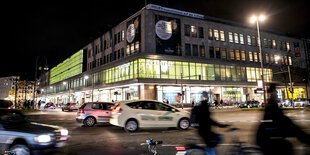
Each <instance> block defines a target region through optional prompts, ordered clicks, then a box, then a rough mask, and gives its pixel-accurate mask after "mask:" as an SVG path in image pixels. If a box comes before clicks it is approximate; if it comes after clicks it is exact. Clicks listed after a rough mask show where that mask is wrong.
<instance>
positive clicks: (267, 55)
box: [265, 53, 269, 63]
mask: <svg viewBox="0 0 310 155" xmlns="http://www.w3.org/2000/svg"><path fill="white" fill-rule="evenodd" d="M265 59H266V63H269V54H268V53H265Z"/></svg>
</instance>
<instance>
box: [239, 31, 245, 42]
mask: <svg viewBox="0 0 310 155" xmlns="http://www.w3.org/2000/svg"><path fill="white" fill-rule="evenodd" d="M239 37H240V44H244V38H243V34H241V33H240V34H239Z"/></svg>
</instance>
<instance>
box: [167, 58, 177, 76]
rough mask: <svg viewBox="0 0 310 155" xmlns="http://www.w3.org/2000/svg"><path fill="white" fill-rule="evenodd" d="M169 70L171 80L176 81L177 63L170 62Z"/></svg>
mask: <svg viewBox="0 0 310 155" xmlns="http://www.w3.org/2000/svg"><path fill="white" fill-rule="evenodd" d="M168 64H170V65H168V68H169V71H168V72H169V79H175V74H176V73H175V62H174V61H168Z"/></svg>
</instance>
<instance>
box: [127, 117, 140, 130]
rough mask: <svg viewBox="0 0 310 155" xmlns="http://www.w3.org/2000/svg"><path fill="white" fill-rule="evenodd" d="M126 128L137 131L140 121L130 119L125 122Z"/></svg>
mask: <svg viewBox="0 0 310 155" xmlns="http://www.w3.org/2000/svg"><path fill="white" fill-rule="evenodd" d="M125 130H126V131H129V132H135V131H137V130H138V122H137V121H136V120H134V119H131V120H128V121H127V122H126V124H125Z"/></svg>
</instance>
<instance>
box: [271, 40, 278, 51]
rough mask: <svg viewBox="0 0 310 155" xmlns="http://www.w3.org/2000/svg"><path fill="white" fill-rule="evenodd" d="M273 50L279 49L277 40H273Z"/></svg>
mask: <svg viewBox="0 0 310 155" xmlns="http://www.w3.org/2000/svg"><path fill="white" fill-rule="evenodd" d="M272 48H273V49H277V42H276V40H272Z"/></svg>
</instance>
